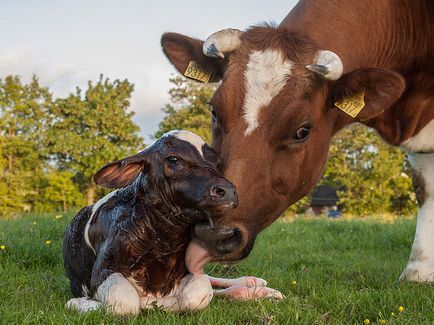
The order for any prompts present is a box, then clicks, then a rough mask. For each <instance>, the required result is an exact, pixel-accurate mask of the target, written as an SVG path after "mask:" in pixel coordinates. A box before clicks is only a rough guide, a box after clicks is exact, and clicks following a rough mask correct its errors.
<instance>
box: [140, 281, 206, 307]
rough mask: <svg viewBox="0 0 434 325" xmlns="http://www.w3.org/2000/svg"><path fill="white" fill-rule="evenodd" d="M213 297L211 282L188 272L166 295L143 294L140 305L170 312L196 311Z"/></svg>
mask: <svg viewBox="0 0 434 325" xmlns="http://www.w3.org/2000/svg"><path fill="white" fill-rule="evenodd" d="M212 297H213V290H212V287H211V283H210V282H209V280H208V278H207V277H206V276H205V275H194V274H188V275H186V276H185V277H184V278H182V280H181V282H180V284H179V285H178V286H177V287H176V288H175V289H174V290H173V291H172V292H171V293H170V294H169V295H167V296H164V297H160V298H159V297H154V296H144V297H142V298H141V307H142V308H144V309H152V308H155V307H157V308H161V309H163V310H166V311H171V312H188V311H198V310H201V309H204V308H206V307H207V306H208V305H209V303H210V302H211V299H212Z"/></svg>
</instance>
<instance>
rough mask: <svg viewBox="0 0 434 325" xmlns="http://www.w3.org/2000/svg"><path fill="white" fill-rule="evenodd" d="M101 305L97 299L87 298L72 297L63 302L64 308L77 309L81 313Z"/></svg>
mask: <svg viewBox="0 0 434 325" xmlns="http://www.w3.org/2000/svg"><path fill="white" fill-rule="evenodd" d="M101 306H102V304H101V303H100V302H99V301H96V300H92V299H88V298H73V299H71V300H69V301H68V302H67V303H66V304H65V307H66V309H71V310H77V311H79V312H81V313H87V312H89V311H93V310H97V309H99V308H101Z"/></svg>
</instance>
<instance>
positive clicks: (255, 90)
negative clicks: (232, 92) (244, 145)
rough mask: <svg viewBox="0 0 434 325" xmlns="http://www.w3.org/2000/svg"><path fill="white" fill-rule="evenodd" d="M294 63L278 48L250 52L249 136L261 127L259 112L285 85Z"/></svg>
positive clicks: (246, 108)
mask: <svg viewBox="0 0 434 325" xmlns="http://www.w3.org/2000/svg"><path fill="white" fill-rule="evenodd" d="M292 66H293V63H292V62H291V61H289V60H287V59H286V58H285V57H284V55H283V53H282V52H281V51H278V50H273V49H266V50H264V51H253V52H252V53H250V56H249V62H248V63H247V68H246V71H245V72H244V78H245V83H246V97H245V99H244V105H243V110H244V120H245V121H246V123H247V129H246V130H245V132H244V134H245V135H246V136H247V135H249V134H251V133H252V132H253V131H254V130H255V129H257V128H258V127H259V120H258V119H259V112H260V110H261V108H262V107H264V106H266V105H268V104H270V102H271V100H272V99H273V98H274V97H275V96H276V95H277V94H278V93H279V92H280V91H281V90H282V88H283V87H284V86H285V84H286V81H287V80H288V77H289V76H290V74H291V69H292Z"/></svg>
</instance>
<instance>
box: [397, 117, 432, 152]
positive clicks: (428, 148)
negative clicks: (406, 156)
mask: <svg viewBox="0 0 434 325" xmlns="http://www.w3.org/2000/svg"><path fill="white" fill-rule="evenodd" d="M401 146H402V147H403V148H405V149H407V150H408V151H412V152H418V151H425V152H434V120H432V121H431V122H429V123H428V124H427V125H425V127H424V128H423V129H422V130H420V131H419V133H418V134H416V135H414V136H412V137H411V138H409V139H407V140H405V141H404V142H403V143H401Z"/></svg>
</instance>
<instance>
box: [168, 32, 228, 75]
mask: <svg viewBox="0 0 434 325" xmlns="http://www.w3.org/2000/svg"><path fill="white" fill-rule="evenodd" d="M203 43H204V41H201V40H198V39H194V38H191V37H188V36H185V35H182V34H177V33H165V34H163V36H162V37H161V46H162V47H163V52H164V54H166V56H167V58H168V59H169V61H170V62H171V63H172V64H173V65H174V66H175V68H176V69H177V70H178V71H179V72H180V73H181V74H182V75H185V72H186V71H187V68H188V66H189V64H190V62H195V63H196V64H198V65H199V67H201V69H202V70H203V71H204V72H206V73H209V74H210V79H209V80H208V81H209V82H218V81H220V80H221V79H222V78H223V73H224V70H225V67H226V63H227V60H226V59H221V58H212V57H208V56H206V55H205V54H203V51H202V46H203ZM186 77H187V78H190V79H193V80H194V79H196V78H194V77H190V76H186ZM197 80H199V79H197Z"/></svg>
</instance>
